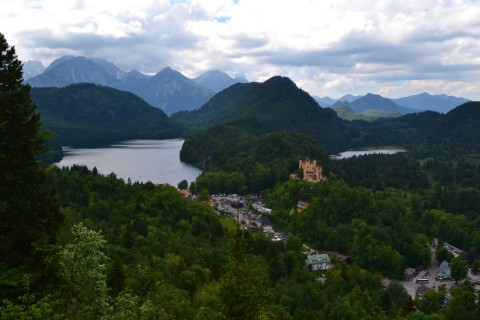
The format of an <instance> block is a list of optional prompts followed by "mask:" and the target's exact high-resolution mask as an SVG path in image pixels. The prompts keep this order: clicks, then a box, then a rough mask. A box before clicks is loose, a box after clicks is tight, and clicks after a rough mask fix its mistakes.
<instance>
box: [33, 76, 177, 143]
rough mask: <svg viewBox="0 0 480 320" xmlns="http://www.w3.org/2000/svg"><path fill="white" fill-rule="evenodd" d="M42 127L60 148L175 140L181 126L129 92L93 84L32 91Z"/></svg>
mask: <svg viewBox="0 0 480 320" xmlns="http://www.w3.org/2000/svg"><path fill="white" fill-rule="evenodd" d="M30 96H31V98H32V100H33V101H34V102H35V104H36V105H37V108H38V110H39V112H40V113H41V116H42V124H43V126H44V127H45V128H47V129H49V130H51V131H53V132H54V133H55V134H56V135H57V136H56V138H55V140H56V142H57V143H59V144H61V145H99V144H104V143H110V142H115V141H119V140H126V139H150V138H151V139H153V138H172V137H177V136H179V130H178V127H177V126H176V125H175V124H173V123H172V121H171V120H170V119H168V117H167V116H166V115H165V113H163V112H162V111H161V110H159V109H157V108H154V107H152V106H150V105H148V104H147V103H146V102H145V101H143V100H142V99H140V98H139V97H137V96H135V95H134V94H132V93H130V92H124V91H120V90H116V89H113V88H109V87H102V86H98V85H93V84H76V85H70V86H68V87H65V88H32V90H31V91H30Z"/></svg>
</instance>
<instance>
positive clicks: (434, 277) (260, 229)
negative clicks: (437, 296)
mask: <svg viewBox="0 0 480 320" xmlns="http://www.w3.org/2000/svg"><path fill="white" fill-rule="evenodd" d="M298 168H299V172H300V175H299V174H298V173H291V174H290V179H292V180H298V179H302V180H304V181H307V182H310V183H319V182H322V181H325V180H327V177H326V176H325V175H324V174H323V169H322V167H321V166H319V165H318V163H317V160H309V159H306V160H299V167H298ZM179 193H180V194H182V195H183V196H191V194H190V192H189V191H188V190H179ZM210 204H211V205H212V206H213V208H214V209H215V212H216V213H217V215H219V216H220V217H223V218H227V219H232V220H234V221H235V222H236V224H237V225H238V226H239V228H241V229H243V230H249V231H250V232H253V233H262V234H263V235H264V236H265V237H267V238H269V239H271V240H272V241H286V240H287V239H288V237H289V236H291V235H292V234H291V233H290V232H288V231H278V230H275V228H274V226H273V223H272V222H271V221H270V219H268V217H267V216H266V215H270V214H271V213H272V209H270V208H268V207H266V205H265V203H264V202H263V200H262V196H261V195H258V194H257V195H255V194H250V195H239V194H228V195H227V194H213V195H211V196H210ZM308 207H309V203H308V202H306V201H301V200H300V201H298V202H297V205H296V207H295V208H292V210H291V212H290V214H301V213H302V211H303V210H306V209H308ZM438 245H439V241H438V239H433V240H432V242H431V244H430V249H431V265H430V267H429V268H428V269H422V268H418V267H417V268H411V267H410V268H407V269H405V273H404V280H403V281H397V282H398V283H399V284H401V285H402V286H403V287H404V288H405V290H406V291H407V293H408V294H409V295H410V296H411V297H412V299H415V298H418V299H422V297H423V295H424V294H425V293H426V292H427V291H429V290H432V289H435V288H437V287H438V286H441V285H445V286H446V288H447V289H448V288H450V287H452V286H454V285H456V282H455V280H453V279H452V277H451V269H450V264H449V263H448V262H447V261H442V262H441V263H438V262H437V259H436V256H435V253H436V249H437V247H438ZM442 245H443V246H444V247H445V248H446V249H447V250H448V251H449V252H450V253H451V254H452V255H453V256H454V257H457V256H459V255H461V254H463V251H462V250H461V249H459V248H456V247H455V246H453V245H451V244H449V243H447V242H445V243H443V244H442ZM303 248H304V251H303V254H304V255H305V266H306V267H307V268H308V269H309V270H310V271H312V272H314V273H315V278H316V280H317V281H318V282H320V283H323V282H324V281H325V280H326V276H325V271H327V270H329V269H330V268H333V267H334V266H335V264H337V263H346V264H351V263H352V261H351V258H350V257H349V256H348V255H345V254H342V253H339V252H334V251H322V250H317V249H314V248H311V247H310V246H308V245H307V244H303ZM467 279H468V280H469V281H472V283H473V284H474V285H475V286H476V287H477V289H480V275H475V274H473V273H472V272H471V270H469V271H468V276H467ZM392 281H393V280H390V279H387V278H384V279H383V280H382V283H383V286H384V287H387V286H388V284H389V283H390V282H392ZM448 299H449V296H448V295H447V296H446V297H445V301H444V302H443V303H446V302H448Z"/></svg>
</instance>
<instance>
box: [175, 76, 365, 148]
mask: <svg viewBox="0 0 480 320" xmlns="http://www.w3.org/2000/svg"><path fill="white" fill-rule="evenodd" d="M172 119H175V120H177V121H180V122H182V123H183V124H185V125H188V127H189V128H191V129H192V130H195V129H196V130H199V129H205V128H208V127H211V126H213V125H218V124H228V125H230V126H232V127H236V128H238V129H240V130H242V131H245V132H248V133H251V134H256V135H259V134H264V133H268V132H275V131H294V132H302V133H306V134H309V135H311V136H313V137H315V139H316V140H317V141H319V142H320V143H322V144H324V145H325V146H326V147H327V148H328V149H329V151H335V150H340V149H342V148H343V147H344V146H346V144H347V143H348V141H350V140H352V139H356V138H358V137H359V136H360V133H359V131H358V130H355V129H352V128H351V126H349V125H348V123H347V122H346V121H343V120H341V119H340V118H338V117H337V115H336V113H335V112H334V111H333V110H330V109H323V108H321V107H319V106H318V104H317V103H316V102H315V100H314V99H313V98H312V97H311V96H310V95H309V94H308V93H306V92H305V91H303V90H301V89H299V88H298V87H297V86H296V85H295V84H294V83H293V82H292V81H291V80H290V79H289V78H286V77H280V76H276V77H273V78H270V79H269V80H267V81H265V82H263V83H246V84H236V85H233V86H231V87H229V88H227V89H225V90H223V91H221V92H220V93H218V94H217V95H215V96H214V97H213V98H211V99H210V100H209V101H208V102H207V103H206V104H204V105H203V106H202V107H201V108H200V109H199V110H195V111H190V112H179V113H176V114H174V115H172Z"/></svg>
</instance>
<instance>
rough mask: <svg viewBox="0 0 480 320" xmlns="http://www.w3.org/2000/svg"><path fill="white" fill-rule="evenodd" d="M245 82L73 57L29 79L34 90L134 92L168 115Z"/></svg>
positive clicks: (60, 60) (212, 75)
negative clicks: (73, 87)
mask: <svg viewBox="0 0 480 320" xmlns="http://www.w3.org/2000/svg"><path fill="white" fill-rule="evenodd" d="M244 81H246V79H244V78H235V79H233V78H231V77H229V76H228V75H227V74H224V73H222V72H220V71H217V72H214V73H211V72H210V73H207V74H206V75H204V76H203V77H202V76H199V77H197V78H196V81H194V80H192V79H189V78H187V77H185V76H184V75H183V74H181V73H180V72H178V71H175V70H173V69H171V68H169V67H167V68H164V69H163V70H161V71H160V72H158V73H157V74H155V75H153V76H149V75H145V74H142V73H140V72H138V71H136V70H133V71H130V72H126V71H123V70H121V69H119V68H118V67H116V66H115V65H114V64H113V63H111V62H108V61H105V60H102V59H93V58H86V57H73V56H64V57H62V58H60V59H57V60H55V61H53V62H52V64H50V66H48V68H47V69H45V71H44V72H43V73H41V74H39V75H37V76H34V77H31V78H27V79H26V82H27V83H29V84H30V85H31V86H32V87H65V86H67V85H70V84H76V83H95V84H100V85H104V86H108V87H112V88H116V89H120V90H125V91H130V92H132V93H135V94H136V95H138V96H139V97H141V98H142V99H144V100H145V101H146V102H148V103H149V104H151V105H152V106H154V107H157V108H160V109H162V110H163V111H164V112H165V113H166V114H168V115H169V114H172V113H174V112H177V111H180V110H193V109H196V108H199V107H200V106H201V105H203V104H204V103H205V102H207V101H208V99H210V98H211V97H212V96H213V95H214V94H215V92H216V90H218V91H219V90H222V89H224V88H226V87H228V86H230V85H232V84H233V83H236V82H244ZM197 82H199V83H201V84H199V83H197ZM209 88H212V89H209Z"/></svg>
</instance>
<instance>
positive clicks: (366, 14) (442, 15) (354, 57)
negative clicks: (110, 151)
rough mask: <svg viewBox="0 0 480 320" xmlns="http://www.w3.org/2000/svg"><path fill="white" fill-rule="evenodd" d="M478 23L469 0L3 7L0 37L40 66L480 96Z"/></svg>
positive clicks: (59, 0)
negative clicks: (82, 64)
mask: <svg viewBox="0 0 480 320" xmlns="http://www.w3.org/2000/svg"><path fill="white" fill-rule="evenodd" d="M479 16H480V6H479V5H478V2H476V1H468V0H450V1H440V0H438V1H437V0H425V1H422V2H421V3H418V2H414V1H396V0H384V1H377V0H364V1H361V2H360V1H355V2H352V1H346V0H322V1H309V0H295V1H293V0H290V1H288V0H286V1H276V0H262V1H258V0H240V1H237V0H211V1H195V0H136V1H135V2H131V1H107V0H102V1H97V0H48V1H46V0H36V1H31V0H19V1H18V0H3V1H2V10H0V30H1V32H2V33H4V34H5V36H6V37H7V40H8V41H9V43H10V44H13V45H15V46H16V48H17V53H18V54H19V56H20V58H21V59H24V60H29V59H41V60H43V62H44V63H45V64H48V63H49V62H51V61H52V60H53V59H55V58H58V57H60V56H61V55H64V54H73V55H85V56H90V57H96V58H103V59H106V60H109V61H112V62H114V63H115V64H116V65H118V66H119V67H121V68H123V69H125V70H132V69H138V70H139V71H142V72H148V73H155V72H157V71H159V70H161V69H163V67H165V66H171V67H172V68H174V69H177V70H178V71H180V72H182V73H184V74H186V75H188V76H196V75H198V74H200V73H202V72H205V71H207V70H209V69H221V70H224V71H227V72H229V73H231V74H244V75H245V76H246V77H247V78H249V79H251V80H258V81H262V80H265V79H266V78H268V77H271V76H273V75H276V74H281V75H285V76H289V77H291V78H292V79H293V80H294V81H296V82H297V83H298V84H299V86H301V87H302V88H303V89H305V90H307V91H309V92H311V93H312V94H315V95H320V96H325V95H332V96H336V97H338V96H340V95H343V94H345V93H348V92H351V93H362V92H383V93H387V92H388V93H389V94H391V95H402V94H403V93H406V92H411V91H412V90H415V89H417V88H418V89H419V90H423V89H430V90H437V89H440V88H442V87H443V88H445V89H446V90H447V89H448V90H450V92H456V93H464V94H466V95H468V96H467V98H471V99H480V91H478V90H475V88H478V83H479V81H480V70H479V68H480V20H479V19H478V17H479ZM411 81H421V83H422V85H421V86H420V85H418V83H417V84H416V85H413V84H412V83H415V82H411ZM428 83H431V84H432V85H431V86H429V85H428ZM440 83H441V85H439V84H440ZM448 83H452V86H447V85H446V84H448ZM462 88H463V89H462ZM342 90H343V91H342ZM375 90H376V91H375ZM354 91H355V92H354ZM424 91H425V90H424Z"/></svg>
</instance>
